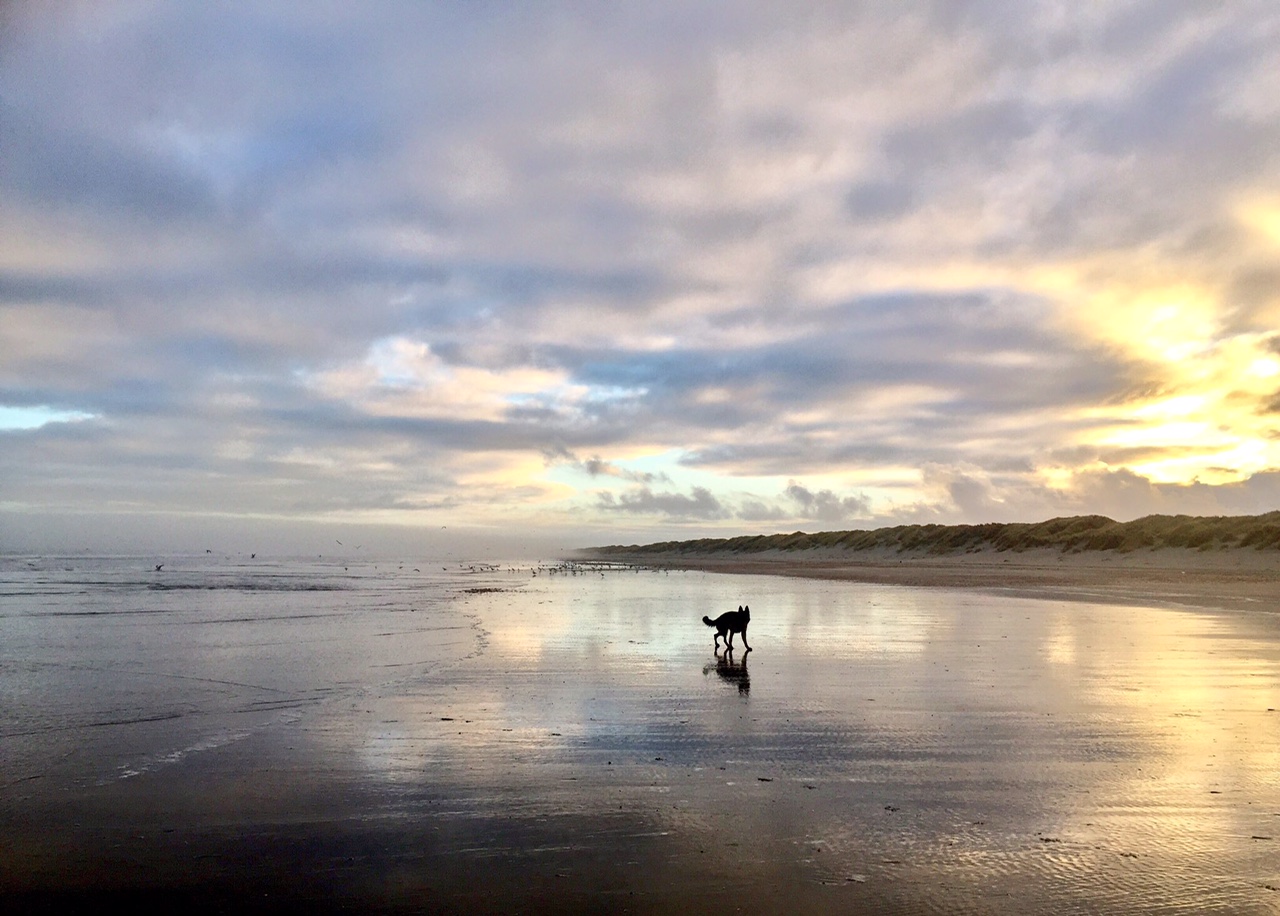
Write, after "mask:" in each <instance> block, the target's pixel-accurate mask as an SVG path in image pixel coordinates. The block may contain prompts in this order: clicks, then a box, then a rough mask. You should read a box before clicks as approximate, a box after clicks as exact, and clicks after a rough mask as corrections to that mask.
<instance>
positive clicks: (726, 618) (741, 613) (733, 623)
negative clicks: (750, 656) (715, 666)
mask: <svg viewBox="0 0 1280 916" xmlns="http://www.w3.org/2000/svg"><path fill="white" fill-rule="evenodd" d="M702 622H703V623H705V624H706V625H707V626H709V627H715V628H716V636H715V640H714V644H715V647H716V651H717V652H718V651H720V637H721V636H723V637H725V640H724V647H725V648H726V649H728V650H729V651H730V652H732V651H733V634H734V633H741V634H742V644H743V645H744V646H746V647H747V651H748V652H750V651H751V646H750V644H749V643H748V642H747V624H749V623H750V622H751V608H750V607H743V606H742V605H738V609H737V610H736V611H725V612H724V613H723V614H721V615H720V616H719V617H717V618H716V619H715V620H712V619H711V618H710V617H703V618H702Z"/></svg>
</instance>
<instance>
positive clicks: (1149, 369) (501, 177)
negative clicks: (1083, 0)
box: [0, 0, 1280, 550]
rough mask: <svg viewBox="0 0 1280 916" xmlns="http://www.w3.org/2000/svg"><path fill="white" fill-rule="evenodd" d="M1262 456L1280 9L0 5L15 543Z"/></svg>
mask: <svg viewBox="0 0 1280 916" xmlns="http://www.w3.org/2000/svg"><path fill="white" fill-rule="evenodd" d="M1278 431H1280V7H1278V6H1277V5H1276V4H1274V3H1273V2H1271V0H1258V2H1248V0H1242V2H1230V0H1228V2H1219V0H1214V2H1182V0H1150V2H1148V0H1131V2H1112V3H1097V4H1080V3H1069V2H1061V3H1059V2H1027V3H1017V4H1010V3H1005V2H962V0H956V2H935V3H912V2H882V3H853V2H849V3H831V4H825V3H814V4H807V3H789V4H777V3H772V2H753V0H741V2H732V3H710V2H698V0H680V2H670V3H667V2H653V3H644V4H615V3H607V2H601V3H592V2H579V3H539V4H517V3H505V2H485V0H477V2H456V3H449V2H441V3H418V2H403V3H399V2H382V3H367V4H365V3H362V4H343V3H317V4H305V5H299V4H294V3H273V2H255V3H243V4H235V3H226V4H222V3H219V4H191V3H167V2H128V0H124V2H113V3H53V2H47V3H43V2H30V3H14V4H5V5H4V6H2V7H0V550H5V549H26V548H33V547H40V548H42V549H49V548H54V547H60V548H64V549H73V548H77V547H78V546H79V545H86V546H87V545H91V544H98V545H115V546H118V547H127V546H129V544H134V543H136V544H138V545H142V544H144V543H147V544H157V543H158V544H168V545H172V546H174V547H175V548H176V547H178V546H181V545H186V546H189V547H195V546H198V545H200V544H202V543H204V541H206V540H209V539H211V538H215V536H216V538H220V539H222V542H230V541H231V540H234V539H241V541H240V542H243V538H245V537H248V538H250V540H252V538H253V537H255V536H256V534H255V533H262V532H270V533H271V534H270V540H271V543H272V545H276V546H280V547H282V548H283V547H285V546H287V545H289V544H294V545H301V546H303V547H306V546H314V543H317V542H324V543H327V542H328V538H329V537H330V535H333V534H334V533H337V536H338V537H341V533H342V532H356V531H365V530H367V531H369V532H373V533H376V532H384V533H385V532H395V533H396V535H395V536H396V537H400V538H401V539H402V540H403V542H404V543H407V544H410V545H423V546H424V549H425V547H426V546H430V545H432V544H437V543H441V542H443V541H448V540H449V539H453V538H465V537H475V538H479V539H481V540H483V539H484V538H504V537H505V538H514V539H518V538H521V537H525V538H534V539H537V538H541V539H544V540H545V541H546V542H547V543H554V544H555V545H557V546H586V545H591V544H609V543H637V542H649V541H657V540H666V539H672V538H689V537H701V536H709V535H710V536H715V535H733V534H741V533H757V532H759V533H770V532H776V531H794V530H806V531H815V530H832V529H847V528H871V527H879V526H882V525H894V524H914V523H924V522H938V523H961V522H990V521H1038V520H1042V519H1046V518H1051V517H1055V516H1061V515H1077V514H1085V513H1100V514H1104V515H1108V516H1110V517H1112V518H1116V519H1119V520H1127V519H1131V518H1136V517H1139V516H1142V515H1147V514H1151V513H1188V514H1197V515H1223V514H1253V513H1258V512H1264V511H1270V510H1274V509H1277V508H1280V437H1278ZM222 542H220V543H222ZM238 543H239V542H238ZM244 543H247V542H244Z"/></svg>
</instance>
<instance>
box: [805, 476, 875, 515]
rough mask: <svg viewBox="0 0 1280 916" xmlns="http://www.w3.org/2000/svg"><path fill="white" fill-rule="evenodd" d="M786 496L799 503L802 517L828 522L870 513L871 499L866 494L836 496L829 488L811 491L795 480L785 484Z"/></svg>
mask: <svg viewBox="0 0 1280 916" xmlns="http://www.w3.org/2000/svg"><path fill="white" fill-rule="evenodd" d="M786 494H787V496H789V497H790V498H791V499H792V500H794V501H795V502H796V503H797V504H799V506H800V509H801V515H802V516H803V517H804V518H812V519H816V520H818V521H820V522H825V523H829V524H833V523H838V522H843V521H845V520H846V519H850V518H866V517H867V516H868V515H870V510H871V501H870V500H869V499H867V497H866V496H863V495H858V496H845V497H840V496H837V495H836V494H835V493H834V492H832V491H831V490H819V491H818V492H816V493H815V492H813V491H812V490H809V489H808V488H806V487H803V486H801V485H800V484H798V483H796V482H795V481H791V483H789V484H788V485H787V490H786Z"/></svg>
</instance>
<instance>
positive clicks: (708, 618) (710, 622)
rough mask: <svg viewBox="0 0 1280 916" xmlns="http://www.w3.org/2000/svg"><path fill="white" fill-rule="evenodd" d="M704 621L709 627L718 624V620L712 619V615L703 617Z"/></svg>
mask: <svg viewBox="0 0 1280 916" xmlns="http://www.w3.org/2000/svg"><path fill="white" fill-rule="evenodd" d="M702 622H703V623H705V624H706V625H707V626H709V627H714V626H715V625H716V622H715V621H714V620H712V619H711V618H710V617H703V618H702Z"/></svg>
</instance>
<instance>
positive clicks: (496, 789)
mask: <svg viewBox="0 0 1280 916" xmlns="http://www.w3.org/2000/svg"><path fill="white" fill-rule="evenodd" d="M663 579H664V582H663V584H662V585H660V586H659V585H655V584H654V583H653V582H652V581H648V580H647V579H646V577H643V576H640V577H631V578H629V579H627V580H625V581H619V582H615V583H607V582H606V584H605V585H606V587H605V588H604V589H603V590H602V591H600V592H597V591H596V590H597V589H600V588H601V585H602V583H601V582H600V581H599V580H595V581H574V580H565V581H563V582H552V583H539V584H538V586H537V587H536V588H531V589H530V590H529V592H528V594H527V595H515V596H491V598H492V601H493V603H492V604H489V605H486V606H481V605H480V604H479V603H475V604H473V605H472V606H471V610H474V611H475V613H477V614H478V615H479V616H480V617H481V619H482V621H483V626H484V628H485V629H486V630H487V631H489V632H491V633H493V634H495V635H496V634H498V633H500V632H502V631H503V630H508V631H510V632H511V633H513V634H520V636H519V638H517V639H512V640H511V641H509V642H505V643H504V642H502V641H501V640H499V639H494V640H492V641H491V642H490V648H489V651H487V652H486V653H485V654H484V655H482V656H481V657H479V658H477V659H473V660H471V661H469V662H467V663H465V664H463V665H461V666H459V667H458V668H455V669H451V670H450V671H448V672H441V673H439V674H438V675H434V676H432V677H430V678H428V679H426V680H424V681H422V682H420V683H419V684H418V685H417V686H418V687H420V688H421V690H420V691H419V692H415V693H412V694H405V695H394V696H389V697H386V698H384V699H382V700H379V701H378V703H377V706H376V707H375V710H374V711H375V713H376V719H378V720H380V721H385V720H395V724H394V725H393V726H388V725H385V724H376V723H375V724H372V725H371V727H370V728H368V729H367V730H365V731H364V732H363V733H362V736H361V737H359V738H358V739H357V741H358V743H362V744H363V750H362V751H361V755H362V758H363V760H364V763H365V765H366V766H368V767H370V768H371V769H372V770H375V771H378V772H379V773H380V774H381V776H382V778H384V779H391V780H392V781H394V782H395V783H396V784H397V786H399V787H400V788H399V790H398V791H400V793H401V794H400V795H399V796H397V797H398V799H399V800H398V801H397V802H396V803H395V804H397V805H400V806H401V807H402V808H405V810H412V809H413V807H414V804H415V802H414V798H415V797H416V796H415V795H414V793H415V792H419V791H424V790H423V789H422V788H421V787H422V785H424V784H425V785H430V786H431V787H433V789H432V790H433V791H436V792H438V793H445V794H450V793H452V794H453V795H457V796H459V797H463V798H466V799H470V801H469V802H468V804H469V805H472V806H475V807H477V808H480V809H484V810H489V811H492V812H496V811H499V810H501V809H503V806H512V805H514V806H515V810H517V811H518V812H520V813H521V814H520V816H522V817H523V816H527V817H531V818H535V819H537V818H552V819H554V818H556V817H559V816H562V815H564V814H565V813H566V812H573V813H575V815H583V816H588V817H590V816H601V817H603V816H604V814H605V813H608V812H612V813H614V814H619V812H621V814H622V815H625V816H626V818H627V819H628V825H629V826H628V827H627V828H626V829H627V830H632V831H637V832H642V831H646V830H648V831H653V832H654V833H655V835H660V836H666V837H668V840H664V842H669V843H670V844H671V846H672V848H673V849H675V848H679V849H680V850H682V852H683V853H688V851H689V850H690V849H699V850H705V852H700V853H698V854H699V855H703V856H706V857H707V859H706V860H705V861H706V862H707V865H706V866H705V867H708V868H714V869H720V868H723V869H731V868H732V867H733V863H734V862H735V861H737V862H742V861H746V862H749V863H752V867H757V866H758V867H762V868H770V867H776V868H779V869H783V870H785V869H793V870H794V871H795V873H796V874H799V875H801V876H803V880H806V881H823V880H831V881H833V882H836V883H840V884H842V885H843V882H845V879H846V877H847V876H848V875H857V876H860V877H862V878H864V879H865V880H866V882H869V883H871V884H873V885H878V886H879V887H881V888H888V887H895V886H896V887H907V888H910V893H909V895H908V896H910V897H911V899H912V900H913V901H914V902H915V904H916V905H924V906H935V905H936V906H937V907H939V908H942V909H952V910H957V911H961V912H965V911H971V912H980V911H981V912H990V911H993V910H994V911H997V912H1053V911H1054V908H1055V907H1059V906H1060V907H1065V908H1068V909H1069V908H1071V907H1073V906H1076V907H1078V906H1079V905H1080V901H1082V900H1083V901H1091V902H1092V903H1091V904H1090V905H1097V906H1098V907H1102V908H1104V909H1112V910H1114V909H1123V908H1124V907H1126V906H1129V905H1130V904H1131V903H1132V902H1133V901H1136V900H1143V901H1154V902H1157V903H1160V904H1162V905H1163V904H1169V905H1171V906H1183V907H1191V908H1195V906H1196V905H1198V904H1201V903H1204V902H1205V901H1206V900H1208V899H1210V896H1208V895H1214V896H1212V899H1214V900H1223V901H1228V902H1230V903H1231V905H1232V906H1234V907H1235V909H1236V910H1237V911H1242V910H1247V909H1249V908H1250V907H1254V908H1256V906H1257V903H1258V898H1257V896H1256V894H1257V887H1255V886H1254V885H1255V884H1256V882H1254V883H1252V884H1251V883H1250V876H1251V875H1256V874H1259V872H1258V870H1257V869H1258V866H1257V864H1256V862H1255V859H1254V858H1253V857H1256V855H1258V852H1257V850H1256V848H1254V847H1256V846H1257V845H1258V844H1259V842H1260V841H1253V840H1245V839H1242V837H1250V836H1252V835H1254V834H1263V833H1267V832H1268V830H1266V829H1264V827H1265V828H1270V832H1274V829H1275V828H1274V827H1273V826H1271V825H1270V824H1267V825H1263V824H1262V823H1261V820H1260V819H1265V817H1266V816H1268V815H1269V814H1270V813H1271V812H1273V811H1275V810H1280V793H1278V792H1277V790H1276V788H1275V786H1274V785H1272V784H1271V782H1270V776H1271V774H1273V773H1274V772H1275V771H1276V767H1277V765H1280V757H1278V755H1280V744H1278V742H1277V739H1276V734H1275V730H1274V727H1271V728H1270V730H1268V723H1269V720H1267V719H1266V716H1267V714H1266V713H1265V709H1266V708H1267V707H1268V706H1271V707H1275V706H1277V705H1280V704H1277V702H1276V700H1277V695H1276V691H1277V684H1278V683H1280V679H1278V678H1277V667H1276V661H1277V659H1276V653H1275V650H1274V649H1273V648H1271V647H1269V646H1267V645H1264V644H1259V643H1256V642H1251V641H1249V640H1248V639H1245V638H1244V637H1242V636H1241V635H1240V634H1238V633H1237V632H1235V631H1233V630H1232V629H1231V627H1230V624H1229V621H1226V620H1225V618H1213V617H1209V616H1205V615H1199V614H1194V613H1188V612H1179V611H1166V610H1159V609H1144V608H1122V607H1103V606H1096V605H1087V604H1063V603H1061V602H1048V601H1035V600H1030V599H1022V598H1012V597H992V596H989V595H985V594H980V593H974V592H948V591H941V590H938V591H930V590H911V589H892V588H877V587H869V586H860V585H851V584H848V583H829V582H818V581H805V580H793V579H782V578H763V577H761V578H755V577H737V578H733V579H730V578H728V577H718V576H711V575H701V574H687V575H681V576H679V577H676V576H672V577H670V578H667V577H663ZM739 593H743V594H747V593H749V595H750V601H751V605H752V610H753V616H754V615H755V613H756V608H757V607H759V608H760V611H759V618H758V619H753V622H752V636H753V644H756V640H757V638H758V640H759V642H758V645H757V649H756V651H754V652H752V653H750V656H749V664H750V682H749V683H750V688H749V693H748V691H747V690H746V689H743V688H744V687H745V686H746V684H747V683H748V682H747V676H746V670H745V666H744V665H743V661H744V660H745V658H746V657H747V656H746V655H745V653H743V655H742V656H738V657H735V658H733V659H732V660H730V659H727V658H726V657H725V656H724V655H723V654H722V655H721V656H720V657H719V658H716V657H714V656H712V655H711V653H710V652H709V651H708V647H707V645H706V640H705V635H706V634H705V627H702V626H701V624H700V622H699V620H698V617H699V616H700V612H704V611H706V610H708V609H711V608H714V607H718V606H722V605H723V604H733V603H736V602H737V601H739V600H741V599H739V598H738V594H739ZM539 601H541V602H542V603H541V604H539V603H538V602H539ZM544 620H545V621H547V625H546V626H539V625H537V622H538V621H544ZM757 624H759V633H758V634H757ZM508 647H509V651H508ZM1046 662H1049V664H1046ZM713 675H715V676H713ZM726 675H727V676H726ZM739 675H741V677H740V679H739ZM735 688H736V689H735ZM739 690H741V691H742V692H741V693H739ZM1272 715H1273V716H1274V714H1272ZM446 718H447V719H448V720H449V721H444V720H445V719H446ZM1213 792H1220V793H1221V794H1220V795H1213V794H1211V793H1213ZM484 799H493V801H492V802H486V801H483V800H484ZM494 816H497V815H496V814H495V815H494ZM578 839H579V841H584V842H590V840H589V838H587V839H586V840H583V838H578ZM567 841H568V842H574V841H575V840H574V839H573V838H569V839H568V840H567ZM733 844H737V845H736V846H735V845H733ZM1250 844H1253V845H1252V846H1251V845H1250ZM673 854H674V853H673ZM1133 856H1139V857H1141V858H1140V859H1138V860H1135V859H1133V858H1132V857H1133ZM1135 862H1138V863H1139V866H1140V867H1139V866H1135V865H1134V863H1135ZM715 863H718V864H715ZM770 863H772V864H770ZM939 874H946V875H947V876H948V880H947V883H946V884H947V886H946V888H940V887H939V886H938V885H937V876H938V875H939ZM852 883H855V884H859V885H861V884H862V883H863V882H861V881H857V882H852ZM992 895H995V896H992ZM1001 895H1005V896H1001ZM993 900H995V901H997V904H996V905H994V906H993V905H992V901H993Z"/></svg>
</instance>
